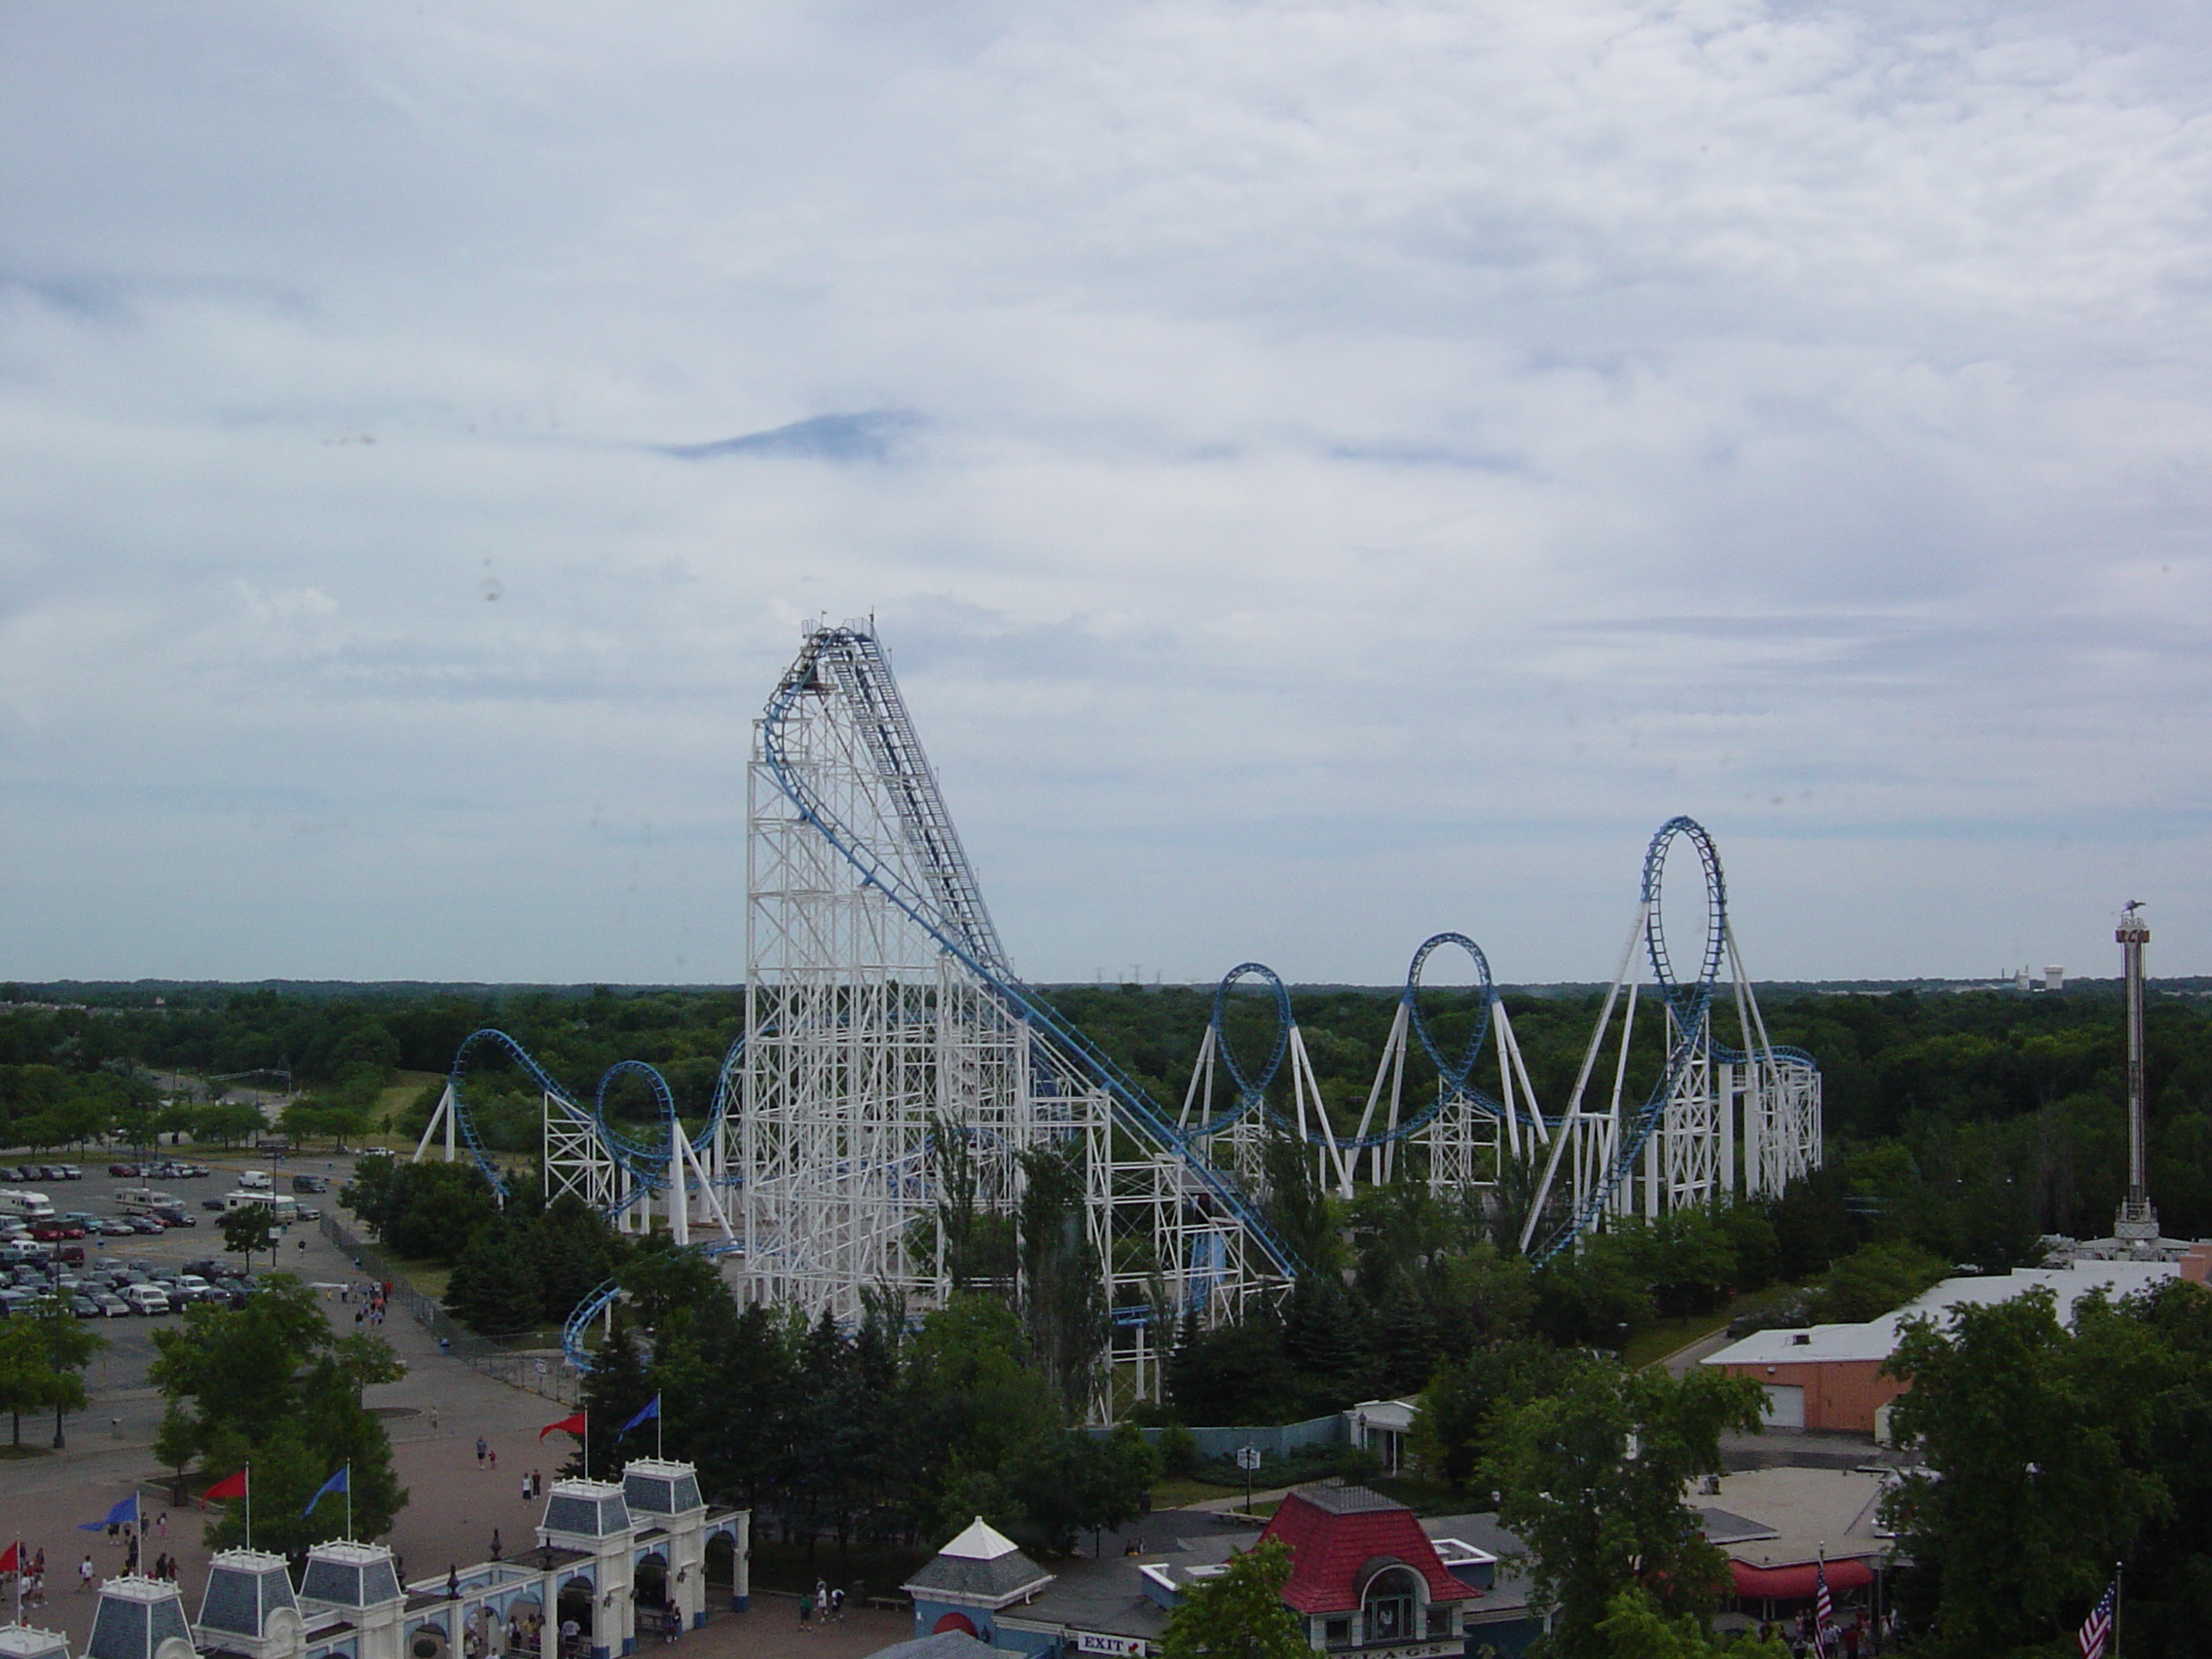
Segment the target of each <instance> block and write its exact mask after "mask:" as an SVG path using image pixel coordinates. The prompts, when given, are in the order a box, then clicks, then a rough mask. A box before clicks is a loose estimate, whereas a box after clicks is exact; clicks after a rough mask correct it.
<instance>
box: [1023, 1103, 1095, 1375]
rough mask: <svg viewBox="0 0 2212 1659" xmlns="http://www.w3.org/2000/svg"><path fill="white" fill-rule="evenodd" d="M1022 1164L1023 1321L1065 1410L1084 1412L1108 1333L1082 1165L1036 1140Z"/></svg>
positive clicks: (1032, 1345)
mask: <svg viewBox="0 0 2212 1659" xmlns="http://www.w3.org/2000/svg"><path fill="white" fill-rule="evenodd" d="M1021 1171H1022V1192H1021V1206H1020V1241H1021V1309H1022V1317H1023V1322H1024V1323H1025V1324H1026V1325H1027V1326H1028V1329H1029V1342H1030V1346H1031V1348H1032V1350H1033V1351H1034V1352H1035V1353H1036V1355H1037V1362H1038V1364H1039V1365H1040V1366H1042V1367H1043V1368H1044V1372H1045V1376H1046V1377H1047V1379H1048V1380H1049V1381H1050V1382H1051V1384H1052V1388H1053V1391H1054V1392H1055V1393H1057V1394H1058V1395H1059V1397H1060V1409H1061V1410H1062V1411H1063V1412H1064V1413H1066V1415H1067V1416H1068V1417H1069V1418H1070V1419H1075V1418H1080V1417H1082V1416H1083V1415H1084V1413H1085V1411H1086V1410H1087V1409H1088V1406H1089V1404H1090V1397H1091V1394H1092V1393H1093V1391H1094V1390H1095V1389H1096V1387H1097V1383H1098V1362H1099V1356H1100V1355H1101V1354H1102V1353H1104V1352H1105V1349H1106V1343H1107V1337H1108V1326H1107V1322H1106V1291H1105V1283H1104V1274H1103V1272H1102V1271H1101V1270H1100V1267H1099V1262H1098V1253H1097V1251H1095V1250H1093V1249H1092V1248H1091V1247H1090V1235H1089V1234H1088V1231H1087V1229H1086V1227H1085V1224H1084V1223H1085V1218H1084V1198H1085V1194H1084V1173H1083V1167H1082V1165H1081V1163H1080V1162H1078V1161H1077V1160H1076V1159H1075V1158H1074V1157H1073V1156H1071V1155H1070V1154H1069V1153H1068V1152H1067V1151H1065V1150H1064V1149H1062V1148H1059V1147H1053V1146H1037V1147H1032V1148H1030V1149H1028V1150H1027V1151H1025V1152H1023V1153H1022V1155H1021Z"/></svg>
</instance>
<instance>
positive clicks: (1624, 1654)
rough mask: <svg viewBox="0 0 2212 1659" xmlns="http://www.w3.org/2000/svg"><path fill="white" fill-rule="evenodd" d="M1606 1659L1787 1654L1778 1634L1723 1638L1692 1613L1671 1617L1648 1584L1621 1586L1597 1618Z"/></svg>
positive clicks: (1755, 1658)
mask: <svg viewBox="0 0 2212 1659" xmlns="http://www.w3.org/2000/svg"><path fill="white" fill-rule="evenodd" d="M1598 1635H1599V1636H1600V1638H1601V1639H1603V1641H1604V1648H1603V1649H1602V1650H1601V1651H1603V1652H1604V1654H1606V1655H1607V1659H1789V1649H1788V1647H1787V1646H1785V1645H1784V1644H1783V1643H1782V1641H1779V1640H1778V1639H1776V1638H1774V1637H1767V1638H1765V1639H1764V1640H1763V1641H1762V1640H1760V1639H1758V1638H1755V1637H1754V1638H1749V1639H1746V1640H1743V1641H1718V1640H1716V1639H1715V1638H1714V1635H1713V1633H1712V1632H1711V1631H1709V1630H1708V1629H1706V1627H1705V1621H1704V1620H1702V1619H1700V1618H1699V1617H1698V1616H1697V1615H1696V1614H1694V1613H1682V1614H1677V1616H1675V1617H1673V1618H1670V1617H1668V1615H1667V1614H1666V1612H1665V1611H1664V1610H1663V1609H1662V1608H1661V1607H1660V1605H1659V1603H1658V1600H1657V1599H1656V1598H1655V1597H1653V1596H1652V1595H1651V1594H1650V1592H1648V1591H1645V1590H1623V1591H1622V1592H1621V1593H1620V1594H1619V1595H1618V1596H1615V1597H1614V1598H1613V1599H1612V1601H1611V1602H1610V1603H1609V1604H1607V1605H1606V1608H1605V1616H1604V1619H1603V1620H1601V1621H1600V1622H1599V1625H1598Z"/></svg>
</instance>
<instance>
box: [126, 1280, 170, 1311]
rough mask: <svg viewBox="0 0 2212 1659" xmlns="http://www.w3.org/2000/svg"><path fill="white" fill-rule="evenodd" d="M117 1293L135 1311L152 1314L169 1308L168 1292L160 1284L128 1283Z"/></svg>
mask: <svg viewBox="0 0 2212 1659" xmlns="http://www.w3.org/2000/svg"><path fill="white" fill-rule="evenodd" d="M116 1294H117V1295H118V1296H120V1297H122V1298H123V1300H124V1301H125V1302H126V1303H128V1304H129V1308H130V1311H131V1312H133V1313H144V1314H147V1315H149V1316H150V1315H152V1314H156V1313H166V1312H167V1311H168V1310H169V1296H168V1292H167V1291H166V1290H164V1289H163V1288H162V1287H161V1286H160V1285H158V1284H127V1285H125V1286H124V1287H123V1288H122V1289H121V1290H120V1291H118V1292H116Z"/></svg>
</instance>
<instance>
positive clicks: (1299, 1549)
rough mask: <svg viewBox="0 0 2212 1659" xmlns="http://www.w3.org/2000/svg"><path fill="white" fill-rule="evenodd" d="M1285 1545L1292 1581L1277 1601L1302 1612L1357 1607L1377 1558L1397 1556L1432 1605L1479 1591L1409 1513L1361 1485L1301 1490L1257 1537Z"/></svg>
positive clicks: (1469, 1596)
mask: <svg viewBox="0 0 2212 1659" xmlns="http://www.w3.org/2000/svg"><path fill="white" fill-rule="evenodd" d="M1270 1538H1280V1539H1281V1540H1282V1541H1283V1542H1284V1543H1285V1544H1288V1545H1289V1546H1290V1582H1289V1583H1288V1584H1285V1585H1284V1586H1283V1590H1282V1599H1283V1600H1284V1601H1285V1602H1287V1603H1289V1604H1291V1605H1292V1606H1293V1607H1295V1608H1297V1609H1298V1610H1299V1611H1300V1612H1302V1613H1343V1612H1350V1611H1353V1610H1354V1609H1356V1608H1357V1607H1358V1606H1359V1593H1360V1591H1361V1590H1362V1589H1363V1588H1364V1580H1365V1578H1366V1577H1367V1576H1368V1574H1367V1573H1366V1572H1365V1571H1364V1570H1363V1569H1365V1568H1367V1567H1371V1566H1372V1565H1373V1564H1375V1563H1376V1561H1377V1559H1378V1558H1379V1557H1380V1558H1394V1559H1395V1560H1397V1561H1401V1562H1403V1563H1405V1565H1406V1566H1408V1567H1412V1568H1413V1569H1414V1571H1416V1572H1418V1573H1419V1574H1420V1575H1421V1576H1422V1577H1423V1578H1425V1579H1427V1580H1428V1595H1429V1600H1430V1601H1432V1602H1465V1601H1472V1600H1473V1599H1474V1598H1475V1595H1476V1591H1475V1590H1474V1589H1473V1588H1472V1587H1471V1586H1469V1585H1467V1584H1464V1583H1462V1582H1461V1581H1460V1580H1458V1579H1456V1578H1455V1577H1453V1576H1452V1574H1451V1573H1450V1572H1449V1571H1447V1570H1446V1569H1445V1566H1444V1563H1443V1561H1442V1560H1441V1559H1440V1558H1439V1557H1438V1556H1437V1553H1436V1546H1435V1545H1434V1544H1431V1543H1430V1542H1429V1541H1428V1534H1427V1533H1426V1532H1423V1531H1422V1530H1420V1523H1419V1521H1418V1520H1416V1519H1415V1518H1414V1512H1413V1511H1412V1510H1410V1509H1408V1508H1407V1507H1406V1506H1405V1505H1404V1504H1402V1503H1395V1502H1392V1501H1391V1500H1390V1499H1389V1498H1386V1497H1384V1496H1383V1494H1382V1493H1375V1492H1369V1491H1368V1490H1367V1489H1366V1488H1365V1487H1301V1488H1299V1489H1298V1490H1297V1491H1295V1492H1293V1493H1291V1494H1290V1495H1289V1496H1288V1497H1286V1498H1284V1499H1283V1500H1282V1506H1281V1507H1280V1508H1279V1509H1277V1510H1276V1511H1275V1513H1274V1519H1273V1520H1272V1521H1270V1522H1269V1523H1268V1529H1267V1530H1266V1531H1264V1532H1262V1533H1261V1534H1260V1540H1261V1542H1263V1543H1265V1542H1266V1541H1267V1540H1268V1539H1270Z"/></svg>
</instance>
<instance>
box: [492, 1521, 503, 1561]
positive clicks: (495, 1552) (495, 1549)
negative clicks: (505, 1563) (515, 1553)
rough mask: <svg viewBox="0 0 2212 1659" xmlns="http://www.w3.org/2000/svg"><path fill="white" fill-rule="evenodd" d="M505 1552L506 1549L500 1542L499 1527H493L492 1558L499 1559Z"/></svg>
mask: <svg viewBox="0 0 2212 1659" xmlns="http://www.w3.org/2000/svg"><path fill="white" fill-rule="evenodd" d="M505 1553H506V1551H505V1549H504V1548H503V1547H502V1546H501V1545H500V1543H499V1529H498V1528H497V1527H495V1528H493V1529H492V1559H493V1560H494V1561H498V1559H499V1557H501V1556H502V1555H504V1554H505Z"/></svg>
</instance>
